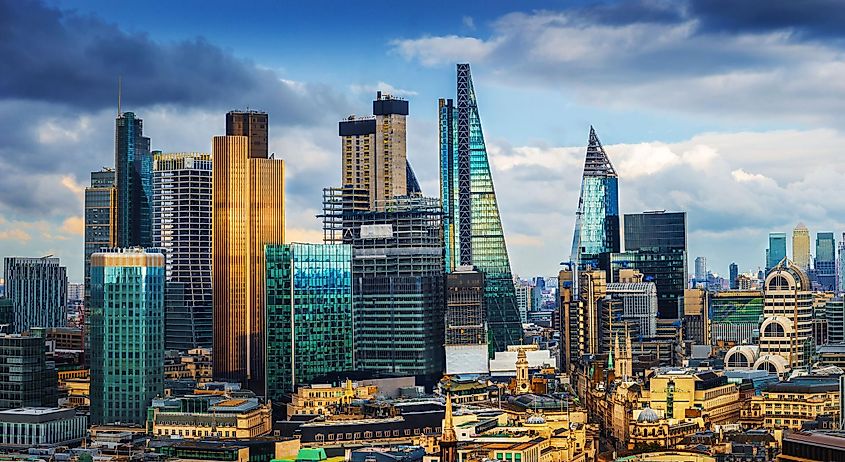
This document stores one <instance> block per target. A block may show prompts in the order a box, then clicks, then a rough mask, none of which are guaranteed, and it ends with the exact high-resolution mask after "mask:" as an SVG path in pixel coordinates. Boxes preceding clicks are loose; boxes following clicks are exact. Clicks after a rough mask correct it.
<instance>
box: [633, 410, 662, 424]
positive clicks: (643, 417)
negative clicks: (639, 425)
mask: <svg viewBox="0 0 845 462" xmlns="http://www.w3.org/2000/svg"><path fill="white" fill-rule="evenodd" d="M658 420H660V416H658V415H657V413H656V412H654V409H652V408H650V407H647V408H645V409H643V410H642V411H640V415H639V416H637V422H647V423H654V422H657V421H658Z"/></svg>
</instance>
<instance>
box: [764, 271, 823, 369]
mask: <svg viewBox="0 0 845 462" xmlns="http://www.w3.org/2000/svg"><path fill="white" fill-rule="evenodd" d="M812 332H813V292H812V291H811V287H810V279H809V278H808V277H807V275H806V274H804V272H803V271H801V269H800V268H799V267H798V266H797V265H795V264H794V263H792V262H791V261H789V260H787V259H784V260H782V261H781V262H780V263H778V264H777V265H776V266H775V267H774V268H772V269H771V270H770V271H769V273H768V274H767V275H766V281H765V286H764V290H763V322H762V323H761V324H760V358H759V359H758V360H757V363H756V364H755V365H754V368H755V369H763V370H768V371H769V372H772V373H777V374H784V373H785V372H787V371H789V370H791V369H794V368H798V367H804V366H806V365H807V362H808V361H809V360H810V356H811V354H812V351H813V349H814V348H815V343H814V342H813V337H812Z"/></svg>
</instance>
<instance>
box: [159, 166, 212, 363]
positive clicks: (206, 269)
mask: <svg viewBox="0 0 845 462" xmlns="http://www.w3.org/2000/svg"><path fill="white" fill-rule="evenodd" d="M211 168H212V167H211V155H210V154H205V153H173V154H162V153H155V154H154V155H153V244H154V245H155V247H156V248H160V249H162V250H164V251H165V255H166V257H167V258H166V260H167V299H166V303H165V305H166V306H165V314H164V343H165V347H166V348H167V349H169V350H170V349H172V350H181V351H184V350H188V349H190V348H194V347H197V346H202V347H210V346H211V345H212V332H211V311H212V294H211Z"/></svg>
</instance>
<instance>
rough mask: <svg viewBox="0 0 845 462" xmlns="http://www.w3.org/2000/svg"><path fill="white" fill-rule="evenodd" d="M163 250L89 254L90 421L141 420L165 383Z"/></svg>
mask: <svg viewBox="0 0 845 462" xmlns="http://www.w3.org/2000/svg"><path fill="white" fill-rule="evenodd" d="M164 278H165V266H164V255H163V254H162V253H160V252H157V251H153V250H145V249H138V248H133V249H115V250H114V251H110V252H98V253H94V254H93V255H91V307H90V316H91V423H93V424H108V423H115V422H121V423H136V424H141V425H143V424H144V422H145V421H146V418H147V414H146V412H147V408H148V407H149V406H150V403H151V402H152V399H153V398H154V397H156V396H157V395H161V393H162V392H163V385H164V285H165V282H164V281H165V279H164Z"/></svg>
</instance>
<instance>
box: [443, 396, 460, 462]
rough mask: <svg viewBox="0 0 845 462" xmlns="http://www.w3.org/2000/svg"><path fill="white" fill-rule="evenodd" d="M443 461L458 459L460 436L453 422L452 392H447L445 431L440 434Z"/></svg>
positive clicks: (453, 461) (449, 461) (448, 461)
mask: <svg viewBox="0 0 845 462" xmlns="http://www.w3.org/2000/svg"><path fill="white" fill-rule="evenodd" d="M440 460H441V462H456V461H457V460H458V437H457V435H455V424H454V423H453V422H452V393H446V413H445V414H444V416H443V433H442V434H441V436H440Z"/></svg>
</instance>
